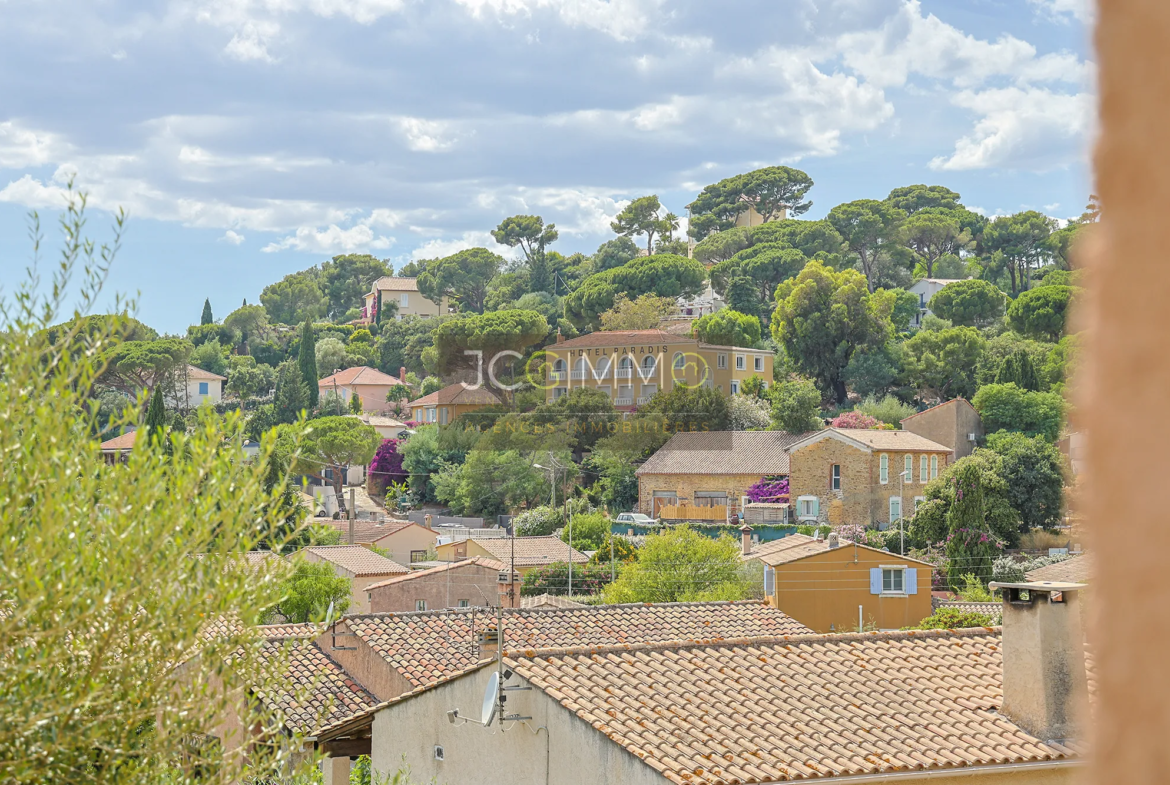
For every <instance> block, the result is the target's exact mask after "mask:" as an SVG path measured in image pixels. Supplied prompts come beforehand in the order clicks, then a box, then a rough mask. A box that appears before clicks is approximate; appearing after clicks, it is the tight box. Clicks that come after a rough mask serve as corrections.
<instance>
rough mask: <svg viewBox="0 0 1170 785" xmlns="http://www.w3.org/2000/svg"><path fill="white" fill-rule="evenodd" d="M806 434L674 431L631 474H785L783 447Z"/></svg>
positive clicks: (786, 467)
mask: <svg viewBox="0 0 1170 785" xmlns="http://www.w3.org/2000/svg"><path fill="white" fill-rule="evenodd" d="M807 435H808V434H803V433H788V432H787V431H708V432H694V433H692V432H686V433H676V434H675V435H674V436H671V437H670V441H668V442H667V443H666V444H664V445H662V447H661V448H660V449H659V450H658V452H656V453H654V454H653V455H652V456H650V459H649V460H648V461H646V462H645V463H644V464H642V466H641V467H639V469H638V471H637V472H635V474H637V475H638V476H642V475H644V474H707V475H712V474H753V475H755V474H758V475H759V476H761V477H763V476H766V475H773V474H784V475H786V474H788V463H789V455H788V453H787V452H786V450H787V449H788V447H790V446H791V445H793V444H795V443H796V442H798V441H800V440H801V439H803V438H805V436H807Z"/></svg>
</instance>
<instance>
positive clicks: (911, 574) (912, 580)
mask: <svg viewBox="0 0 1170 785" xmlns="http://www.w3.org/2000/svg"><path fill="white" fill-rule="evenodd" d="M903 577H904V579H905V580H904V582H905V584H906V593H907V594H917V593H918V570H916V569H915V568H913V567H907V568H906V572H905V573H903Z"/></svg>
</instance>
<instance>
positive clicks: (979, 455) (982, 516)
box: [907, 449, 1020, 580]
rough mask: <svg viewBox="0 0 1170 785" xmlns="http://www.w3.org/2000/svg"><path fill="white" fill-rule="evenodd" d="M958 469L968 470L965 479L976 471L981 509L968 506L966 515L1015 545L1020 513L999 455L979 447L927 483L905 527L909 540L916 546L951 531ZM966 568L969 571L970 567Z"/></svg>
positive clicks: (934, 541) (942, 537) (983, 574)
mask: <svg viewBox="0 0 1170 785" xmlns="http://www.w3.org/2000/svg"><path fill="white" fill-rule="evenodd" d="M960 471H965V472H967V473H968V477H967V480H968V482H969V483H970V482H971V474H972V473H977V474H978V477H979V487H980V490H981V494H982V507H981V511H972V510H971V509H970V506H968V509H967V510H966V513H965V514H966V515H967V517H968V518H969V519H971V520H975V519H977V520H979V521H981V522H982V523H981V524H980V527H979V528H980V529H981V530H983V531H988V530H989V531H990V532H991V533H992V535H994V536H995V537H996V538H997V539H999V540H1002V541H1004V542H1005V543H1006V545H1007V547H1009V548H1012V547H1015V546H1016V544H1017V543H1018V542H1019V537H1020V516H1019V513H1018V512H1016V509H1015V508H1014V507H1013V506H1012V503H1011V499H1010V498H1009V497H1008V486H1007V482H1006V481H1005V480H1004V478H1003V459H1002V458H1000V457H999V456H998V455H996V454H995V453H993V452H991V451H990V450H983V449H978V450H976V451H975V452H974V453H973V454H971V455H968V456H967V457H966V458H960V459H959V460H958V461H956V462H955V463H953V464H951V465H950V466H948V467H947V468H946V469H944V470H943V471H942V472H941V473H940V474H939V476H938V477H937V478H935V479H933V480H931V481H930V483H928V484H927V486H926V490H925V491H924V496H925V497H926V500H925V501H923V502H921V503H920V504H919V505H918V511H917V512H916V513H915V514H914V516H913V518H911V519H910V528H909V530H908V531H907V540H908V542H909V544H910V545H912V546H913V547H919V548H920V547H923V546H927V545H931V544H938V543H942V542H944V541H945V540H946V539H947V537H948V536H949V534H950V533H951V529H950V525H949V524H950V521H951V520H952V516H951V510H952V508H953V507H954V505H955V502H956V488H957V485H956V482H955V478H956V475H957V474H958V473H959V472H960ZM968 501H970V500H968ZM967 571H968V572H970V571H971V568H969V569H968V570H967ZM989 575H990V572H988V571H983V572H981V573H980V574H979V577H980V579H982V580H987V578H988V576H989Z"/></svg>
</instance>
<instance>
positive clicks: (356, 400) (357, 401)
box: [349, 393, 362, 414]
mask: <svg viewBox="0 0 1170 785" xmlns="http://www.w3.org/2000/svg"><path fill="white" fill-rule="evenodd" d="M349 411H350V413H351V414H361V413H362V397H361V396H360V395H358V394H357V393H353V394H352V395H350V396H349Z"/></svg>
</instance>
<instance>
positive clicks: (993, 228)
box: [983, 210, 1052, 295]
mask: <svg viewBox="0 0 1170 785" xmlns="http://www.w3.org/2000/svg"><path fill="white" fill-rule="evenodd" d="M1051 234H1052V219H1051V218H1049V217H1048V216H1046V215H1044V214H1043V213H1038V212H1036V211H1035V210H1028V211H1026V212H1022V213H1016V214H1015V215H1008V216H1004V217H1003V218H998V219H996V220H994V221H992V222H991V223H989V224H988V225H987V228H986V229H984V230H983V245H984V247H985V248H986V249H987V251H989V252H990V253H997V252H998V253H999V254H1001V255H1002V258H1003V261H1004V263H1005V265H1006V269H1007V272H1008V276H1009V278H1010V280H1011V286H1012V294H1013V295H1014V294H1015V293H1016V292H1019V291H1021V290H1024V289H1027V288H1028V282H1029V281H1030V280H1031V276H1032V269H1033V268H1034V267H1038V266H1040V263H1041V261H1042V260H1043V259H1044V258H1045V257H1047V255H1048V254H1049V247H1048V237H1049V235H1051Z"/></svg>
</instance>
